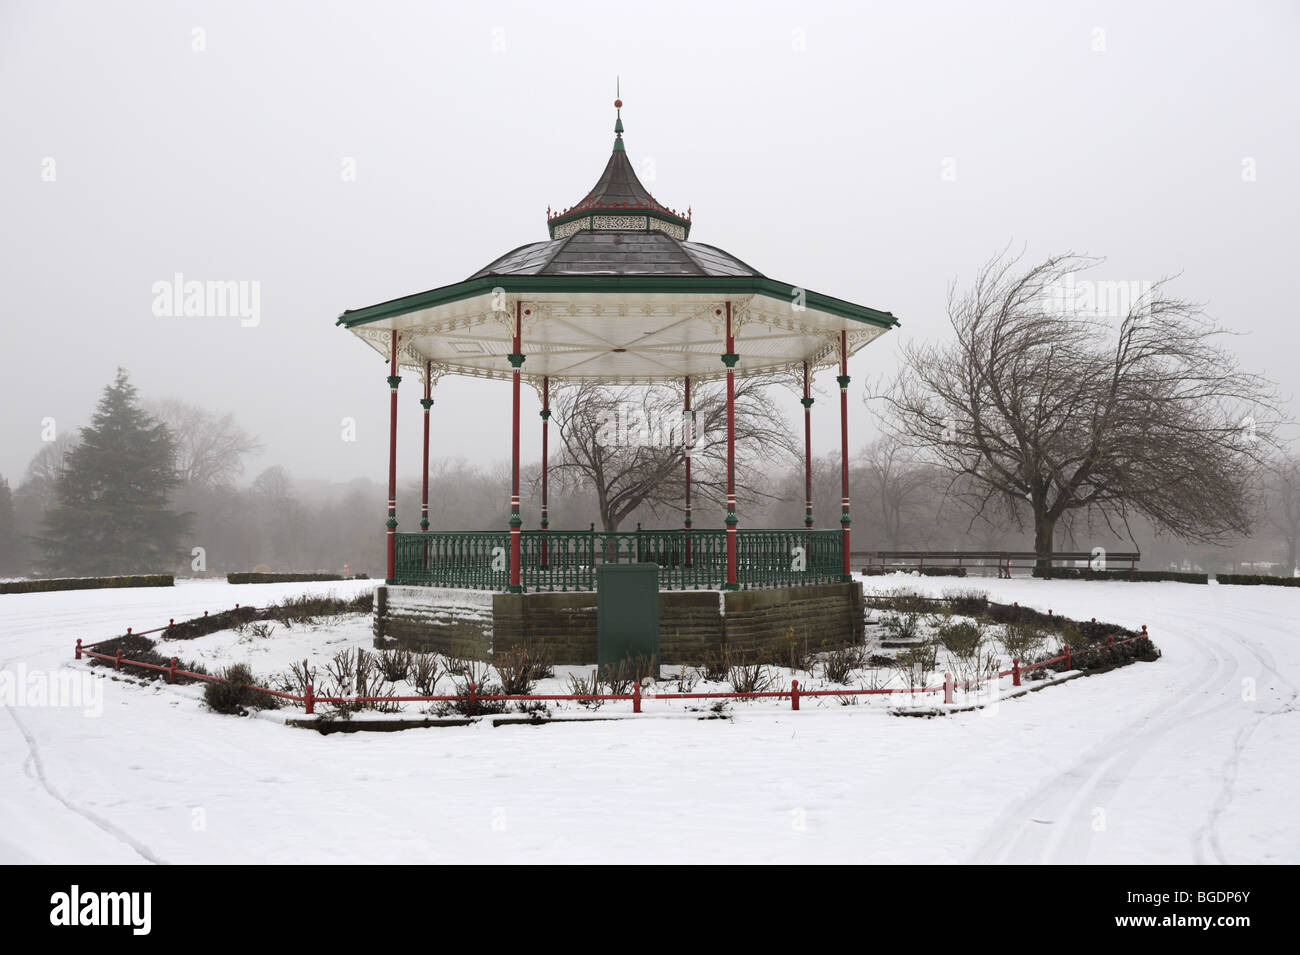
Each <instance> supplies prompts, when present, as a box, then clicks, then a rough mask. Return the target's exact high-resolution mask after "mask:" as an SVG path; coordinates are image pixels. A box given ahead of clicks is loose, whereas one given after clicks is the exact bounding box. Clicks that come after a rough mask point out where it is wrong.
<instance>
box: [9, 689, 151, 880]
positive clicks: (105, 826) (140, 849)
mask: <svg viewBox="0 0 1300 955" xmlns="http://www.w3.org/2000/svg"><path fill="white" fill-rule="evenodd" d="M5 709H6V710H8V711H9V715H10V716H11V717H13V721H14V725H15V726H17V727H18V732H20V733H22V734H23V739H25V740H27V753H28V756H27V759H26V760H25V761H24V768H26V767H27V766H28V765H30V766H31V767H32V769H34V770H35V778H36V781H37V782H39V783H40V784H41V788H42V789H44V790H45V791H46V792H47V793H49V795H50V796H52V797H53V798H54V799H56V800H58V801H59V802H60V803H62V804H63V805H64V806H65V807H66V808H68V809H70V810H72V811H73V812H75V813H76V814H77V815H79V816H81V817H82V818H83V819H86V820H87V821H89V822H91V823H93V824H94V825H95V826H97V827H98V828H99V829H101V830H103V831H104V832H106V833H108V834H109V835H110V836H112V837H113V838H114V839H117V840H118V841H119V842H121V843H123V844H125V845H127V846H129V847H130V848H131V849H133V850H134V851H135V852H136V853H137V854H138V855H139V856H140V857H141V858H142V859H144V860H145V861H146V862H151V863H153V864H154V865H166V864H167V863H166V861H165V860H163V859H161V858H159V857H158V856H157V855H155V854H154V853H153V851H152V850H150V849H149V847H148V846H146V845H144V844H143V843H142V842H140V841H138V840H137V839H135V838H134V837H132V836H131V834H130V833H128V832H126V831H125V830H123V829H119V828H118V827H117V826H115V825H113V824H112V823H111V822H109V821H108V820H107V819H104V818H102V817H100V816H98V815H96V814H95V813H93V812H91V811H90V810H89V809H86V808H84V807H82V806H78V805H77V804H76V803H74V802H73V801H72V800H71V799H68V798H66V797H65V796H64V795H63V794H61V793H60V792H59V791H58V790H56V789H55V788H54V787H53V786H51V785H50V781H49V780H48V779H47V778H46V777H45V766H44V765H43V764H42V762H41V754H40V750H39V748H38V747H37V745H36V739H35V737H33V736H32V734H31V733H29V732H28V731H27V727H26V726H24V725H23V721H22V720H20V719H19V718H18V714H17V713H16V712H14V708H13V707H12V706H6V707H5Z"/></svg>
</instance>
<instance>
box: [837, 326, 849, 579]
mask: <svg viewBox="0 0 1300 955" xmlns="http://www.w3.org/2000/svg"><path fill="white" fill-rule="evenodd" d="M835 380H836V381H838V382H839V385H840V488H841V490H842V492H843V499H842V500H841V501H840V529H841V532H842V536H843V538H844V541H843V544H844V566H843V569H842V570H841V574H842V578H841V579H843V580H849V579H850V578H851V576H852V570H851V569H850V567H849V525H850V524H851V523H852V521H851V520H850V518H849V349H848V333H847V332H840V374H839V377H838V378H836V379H835Z"/></svg>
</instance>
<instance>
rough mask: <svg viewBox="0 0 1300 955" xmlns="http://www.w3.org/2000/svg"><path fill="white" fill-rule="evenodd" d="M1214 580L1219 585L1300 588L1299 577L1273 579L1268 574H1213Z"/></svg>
mask: <svg viewBox="0 0 1300 955" xmlns="http://www.w3.org/2000/svg"><path fill="white" fill-rule="evenodd" d="M1214 579H1215V580H1217V581H1218V582H1219V583H1221V584H1241V585H1242V586H1251V587H1253V586H1258V585H1260V584H1267V585H1269V586H1270V587H1300V577H1274V576H1272V575H1270V574H1215V575H1214Z"/></svg>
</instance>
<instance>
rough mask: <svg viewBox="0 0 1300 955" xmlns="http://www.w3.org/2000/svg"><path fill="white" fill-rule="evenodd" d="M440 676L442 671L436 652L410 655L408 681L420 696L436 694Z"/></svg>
mask: <svg viewBox="0 0 1300 955" xmlns="http://www.w3.org/2000/svg"><path fill="white" fill-rule="evenodd" d="M440 676H442V672H441V667H440V665H439V661H438V655H437V654H436V653H415V654H412V655H411V673H410V681H411V683H412V685H414V686H415V692H416V693H418V694H419V695H420V696H434V695H436V693H437V689H438V678H439V677H440Z"/></svg>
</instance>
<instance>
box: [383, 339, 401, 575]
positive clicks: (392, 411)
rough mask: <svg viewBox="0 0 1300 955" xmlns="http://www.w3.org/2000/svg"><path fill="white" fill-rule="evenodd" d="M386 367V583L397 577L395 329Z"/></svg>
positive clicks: (396, 375) (396, 377) (398, 380)
mask: <svg viewBox="0 0 1300 955" xmlns="http://www.w3.org/2000/svg"><path fill="white" fill-rule="evenodd" d="M389 334H390V336H391V338H390V343H391V344H390V348H389V369H388V390H389V402H388V524H387V527H388V573H387V575H386V583H390V584H391V583H393V581H394V580H395V579H396V577H397V386H398V385H400V384H401V383H402V379H401V378H400V377H399V376H398V374H397V329H393V331H392V332H390V333H389Z"/></svg>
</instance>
